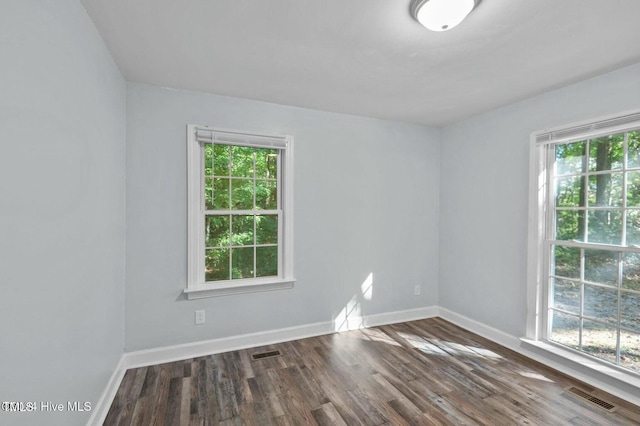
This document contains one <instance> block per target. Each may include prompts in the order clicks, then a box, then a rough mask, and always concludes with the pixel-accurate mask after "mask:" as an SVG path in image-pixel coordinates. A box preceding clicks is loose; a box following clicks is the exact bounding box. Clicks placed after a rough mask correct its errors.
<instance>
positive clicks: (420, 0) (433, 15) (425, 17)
mask: <svg viewBox="0 0 640 426" xmlns="http://www.w3.org/2000/svg"><path fill="white" fill-rule="evenodd" d="M478 3H480V0H412V1H411V6H410V9H411V15H412V16H413V17H414V18H415V19H416V21H418V22H420V23H421V24H422V25H424V26H425V27H426V28H428V29H430V30H431V31H446V30H450V29H451V28H453V27H455V26H456V25H458V24H459V23H460V22H462V21H463V20H464V18H466V17H467V15H468V14H469V13H471V11H472V10H473V8H474V7H476V6H477V5H478Z"/></svg>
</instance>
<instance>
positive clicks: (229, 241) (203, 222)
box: [185, 126, 294, 298]
mask: <svg viewBox="0 0 640 426" xmlns="http://www.w3.org/2000/svg"><path fill="white" fill-rule="evenodd" d="M188 144H189V145H188V147H189V150H188V151H189V153H188V156H189V164H188V168H189V204H188V205H189V209H188V210H189V213H188V214H189V245H188V247H189V254H188V260H189V269H188V284H187V289H186V290H185V293H187V295H188V297H189V298H200V297H208V296H217V295H224V294H233V293H239V292H247V291H264V290H272V289H280V288H290V287H291V286H292V285H293V281H294V279H293V259H292V245H293V237H292V232H293V226H292V223H293V222H292V221H293V208H292V198H293V183H292V174H293V145H292V144H293V139H292V138H291V137H287V136H270V135H259V134H249V133H241V132H236V131H226V130H217V129H211V128H208V127H202V126H188Z"/></svg>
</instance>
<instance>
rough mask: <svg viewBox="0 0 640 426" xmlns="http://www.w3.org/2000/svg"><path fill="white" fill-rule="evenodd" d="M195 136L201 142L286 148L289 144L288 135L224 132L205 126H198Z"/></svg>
mask: <svg viewBox="0 0 640 426" xmlns="http://www.w3.org/2000/svg"><path fill="white" fill-rule="evenodd" d="M195 136H196V140H197V141H198V142H201V143H215V144H221V145H239V146H250V147H255V148H270V149H285V148H286V147H287V144H288V140H287V137H286V136H272V135H256V134H246V133H237V132H224V131H219V130H211V129H207V128H204V127H197V128H196V130H195Z"/></svg>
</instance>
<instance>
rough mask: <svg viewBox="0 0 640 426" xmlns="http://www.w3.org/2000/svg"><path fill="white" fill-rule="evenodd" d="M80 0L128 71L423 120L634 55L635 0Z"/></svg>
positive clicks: (468, 111) (531, 90)
mask: <svg viewBox="0 0 640 426" xmlns="http://www.w3.org/2000/svg"><path fill="white" fill-rule="evenodd" d="M82 2H83V4H84V5H85V8H86V9H87V11H88V13H89V15H90V16H91V18H92V19H93V21H94V22H95V24H96V26H97V27H98V30H99V31H100V33H101V35H102V37H103V38H104V40H105V42H106V44H107V46H108V48H109V50H110V51H111V53H112V55H113V57H114V59H115V61H116V63H117V64H118V66H119V67H120V70H121V71H122V73H123V74H124V76H125V78H126V79H127V80H129V81H135V82H142V83H148V84H153V85H159V86H165V87H172V88H178V89H190V90H199V91H205V92H212V93H218V94H222V95H228V96H235V97H240V98H248V99H256V100H262V101H268V102H274V103H278V104H284V105H293V106H300V107H307V108H313V109H319V110H325V111H334V112H341V113H350V114H357V115H363V116H369V117H376V118H383V119H391V120H399V121H406V122H414V123H422V124H426V125H430V126H442V125H446V124H449V123H452V122H455V121H458V120H460V119H464V118H466V117H470V116H472V115H476V114H479V113H481V112H483V111H487V110H489V109H492V108H495V107H498V106H501V105H506V104H509V103H511V102H514V101H516V100H520V99H523V98H526V97H529V96H532V95H535V94H539V93H542V92H545V91H548V90H551V89H554V88H557V87H560V86H563V85H566V84H568V83H572V82H576V81H579V80H582V79H585V78H589V77H592V76H595V75H598V74H601V73H603V72H607V71H610V70H612V69H615V68H619V67H622V66H624V65H628V64H631V63H635V62H639V61H640V21H639V18H640V0H483V1H482V2H481V3H480V5H479V6H478V8H477V9H476V10H474V11H473V12H472V13H471V14H470V15H469V17H468V18H467V20H466V21H464V22H463V23H462V24H461V25H460V26H459V27H457V28H454V29H452V30H450V31H445V32H440V33H438V32H431V31H429V30H427V29H425V28H423V27H422V26H420V24H418V23H417V22H415V21H414V20H413V18H411V16H410V15H409V12H408V10H409V2H410V0H395V1H394V0H315V1H311V0H180V1H177V0H82ZM594 102H597V99H594Z"/></svg>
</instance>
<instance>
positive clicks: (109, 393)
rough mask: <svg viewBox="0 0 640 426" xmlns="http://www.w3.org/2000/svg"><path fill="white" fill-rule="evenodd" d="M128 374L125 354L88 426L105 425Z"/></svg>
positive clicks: (103, 392)
mask: <svg viewBox="0 0 640 426" xmlns="http://www.w3.org/2000/svg"><path fill="white" fill-rule="evenodd" d="M126 372H127V367H126V359H125V354H123V355H122V356H121V357H120V361H118V365H116V368H115V370H113V373H111V377H109V381H108V382H107V385H106V386H105V388H104V391H102V395H100V399H98V401H97V402H96V403H95V405H94V407H93V410H92V412H91V417H89V421H88V422H87V425H88V426H100V425H102V424H103V423H104V421H105V419H106V418H107V414H108V413H109V408H111V402H112V401H113V399H114V398H115V396H116V393H117V392H118V388H119V387H120V383H121V382H122V379H123V378H124V373H126Z"/></svg>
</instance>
